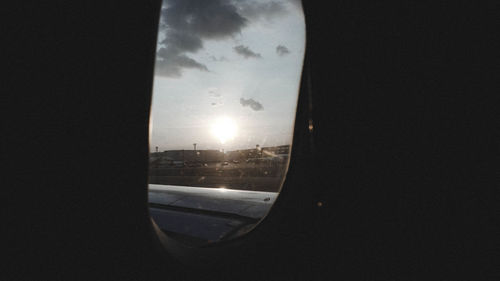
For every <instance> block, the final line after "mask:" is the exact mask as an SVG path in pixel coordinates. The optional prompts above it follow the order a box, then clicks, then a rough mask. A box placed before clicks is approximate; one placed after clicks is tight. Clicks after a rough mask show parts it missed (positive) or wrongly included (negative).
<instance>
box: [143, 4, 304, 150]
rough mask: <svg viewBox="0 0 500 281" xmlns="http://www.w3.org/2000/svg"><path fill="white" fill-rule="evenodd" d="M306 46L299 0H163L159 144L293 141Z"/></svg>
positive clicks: (155, 136)
mask: <svg viewBox="0 0 500 281" xmlns="http://www.w3.org/2000/svg"><path fill="white" fill-rule="evenodd" d="M304 48H305V23H304V16H303V12H302V8H301V6H300V1H296V0H274V1H261V0H164V2H163V7H162V11H161V16H160V29H159V34H158V45H157V55H156V63H155V64H156V65H155V77H154V85H153V100H152V113H151V120H150V148H151V151H155V148H156V147H158V149H159V151H164V150H175V149H193V143H196V144H197V146H196V148H197V149H200V150H201V149H217V150H221V149H224V150H225V151H230V150H236V149H246V148H254V147H255V145H257V144H259V145H260V146H261V147H265V146H275V145H283V144H290V143H291V139H292V134H293V125H294V120H295V110H296V106H297V97H298V89H299V84H300V76H301V71H302V62H303V57H304Z"/></svg>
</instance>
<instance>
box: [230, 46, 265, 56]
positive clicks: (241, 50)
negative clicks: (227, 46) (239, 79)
mask: <svg viewBox="0 0 500 281" xmlns="http://www.w3.org/2000/svg"><path fill="white" fill-rule="evenodd" d="M233 49H234V51H235V52H236V53H237V54H238V55H242V56H244V57H245V58H246V59H247V58H261V57H262V56H261V55H260V54H257V53H254V52H253V51H252V50H250V49H249V48H248V47H247V46H243V45H238V46H236V47H233Z"/></svg>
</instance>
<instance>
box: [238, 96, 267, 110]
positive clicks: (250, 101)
mask: <svg viewBox="0 0 500 281" xmlns="http://www.w3.org/2000/svg"><path fill="white" fill-rule="evenodd" d="M240 104H241V105H242V106H243V107H246V106H250V108H252V109H253V110H255V111H259V110H263V109H264V107H263V106H262V104H261V103H260V102H258V101H255V100H254V99H252V98H250V99H247V100H246V99H244V98H240Z"/></svg>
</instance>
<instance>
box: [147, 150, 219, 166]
mask: <svg viewBox="0 0 500 281" xmlns="http://www.w3.org/2000/svg"><path fill="white" fill-rule="evenodd" d="M151 159H154V160H157V159H162V162H164V161H183V162H205V163H207V162H221V161H224V153H222V152H220V151H218V150H196V151H195V150H166V151H164V152H157V153H151V155H150V162H151Z"/></svg>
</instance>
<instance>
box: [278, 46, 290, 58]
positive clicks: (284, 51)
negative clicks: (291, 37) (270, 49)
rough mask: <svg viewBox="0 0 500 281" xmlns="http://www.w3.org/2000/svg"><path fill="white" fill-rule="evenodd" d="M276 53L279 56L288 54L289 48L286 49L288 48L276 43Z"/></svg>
mask: <svg viewBox="0 0 500 281" xmlns="http://www.w3.org/2000/svg"><path fill="white" fill-rule="evenodd" d="M276 53H278V55H280V56H284V55H286V54H289V53H290V50H288V48H287V47H285V46H283V45H278V46H277V47H276Z"/></svg>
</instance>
